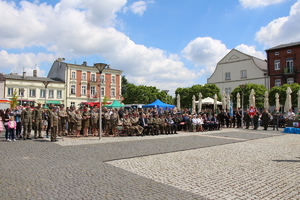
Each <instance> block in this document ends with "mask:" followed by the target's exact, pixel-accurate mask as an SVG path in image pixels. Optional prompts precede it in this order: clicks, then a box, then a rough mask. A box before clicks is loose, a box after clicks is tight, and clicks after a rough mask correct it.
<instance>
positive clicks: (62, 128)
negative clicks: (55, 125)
mask: <svg viewBox="0 0 300 200" xmlns="http://www.w3.org/2000/svg"><path fill="white" fill-rule="evenodd" d="M58 116H59V118H60V119H59V126H60V128H59V131H60V132H59V136H60V135H63V136H65V135H67V130H66V125H67V121H68V113H67V111H66V110H65V108H64V106H63V105H61V106H60V111H59V112H58Z"/></svg>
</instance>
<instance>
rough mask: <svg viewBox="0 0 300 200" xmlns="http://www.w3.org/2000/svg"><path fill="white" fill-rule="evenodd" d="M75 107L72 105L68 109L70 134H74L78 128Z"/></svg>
mask: <svg viewBox="0 0 300 200" xmlns="http://www.w3.org/2000/svg"><path fill="white" fill-rule="evenodd" d="M75 115H76V113H75V108H74V107H73V106H71V107H70V110H69V111H68V134H69V135H73V133H74V131H75V130H77V128H76V124H75V123H76V118H75Z"/></svg>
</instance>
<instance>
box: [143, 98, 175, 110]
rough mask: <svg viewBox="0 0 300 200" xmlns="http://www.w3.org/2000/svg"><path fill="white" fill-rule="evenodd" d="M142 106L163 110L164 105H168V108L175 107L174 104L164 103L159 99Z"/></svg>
mask: <svg viewBox="0 0 300 200" xmlns="http://www.w3.org/2000/svg"><path fill="white" fill-rule="evenodd" d="M142 107H143V108H163V109H164V110H165V109H166V107H168V109H170V108H175V106H174V105H170V104H166V103H164V102H162V101H161V100H159V99H156V100H155V101H154V102H153V103H150V104H148V105H143V106H142Z"/></svg>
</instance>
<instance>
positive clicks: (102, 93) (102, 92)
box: [101, 88, 104, 97]
mask: <svg viewBox="0 0 300 200" xmlns="http://www.w3.org/2000/svg"><path fill="white" fill-rule="evenodd" d="M101 96H103V97H104V88H101Z"/></svg>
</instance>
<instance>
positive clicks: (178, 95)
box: [177, 94, 181, 111]
mask: <svg viewBox="0 0 300 200" xmlns="http://www.w3.org/2000/svg"><path fill="white" fill-rule="evenodd" d="M177 110H178V111H180V110H181V108H180V94H177Z"/></svg>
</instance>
